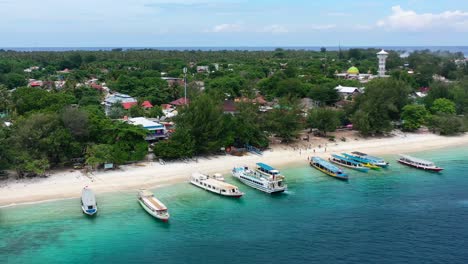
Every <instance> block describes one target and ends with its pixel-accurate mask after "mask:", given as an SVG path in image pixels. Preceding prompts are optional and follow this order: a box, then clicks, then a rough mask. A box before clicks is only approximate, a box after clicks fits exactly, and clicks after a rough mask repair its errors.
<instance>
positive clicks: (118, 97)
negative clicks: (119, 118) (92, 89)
mask: <svg viewBox="0 0 468 264" xmlns="http://www.w3.org/2000/svg"><path fill="white" fill-rule="evenodd" d="M118 102H119V103H121V104H122V106H123V104H128V103H130V104H137V102H138V101H137V100H136V99H135V98H133V97H131V96H130V95H127V94H121V93H114V94H110V95H108V96H107V97H106V98H105V99H104V102H103V104H104V107H105V112H106V115H108V114H109V111H110V108H111V107H112V105H114V104H116V103H118ZM130 107H131V106H130Z"/></svg>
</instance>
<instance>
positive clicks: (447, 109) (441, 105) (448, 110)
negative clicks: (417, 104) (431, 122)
mask: <svg viewBox="0 0 468 264" xmlns="http://www.w3.org/2000/svg"><path fill="white" fill-rule="evenodd" d="M431 111H432V113H435V114H436V113H445V114H455V112H456V110H455V103H454V102H452V101H451V100H449V99H445V98H439V99H436V100H435V101H434V103H433V104H432V107H431Z"/></svg>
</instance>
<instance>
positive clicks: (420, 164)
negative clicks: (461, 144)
mask: <svg viewBox="0 0 468 264" xmlns="http://www.w3.org/2000/svg"><path fill="white" fill-rule="evenodd" d="M399 156H400V158H399V159H398V162H400V163H401V164H404V165H407V166H410V167H413V168H416V169H421V170H427V171H433V172H440V171H442V170H444V169H443V168H440V167H437V166H436V165H435V164H434V162H432V161H428V160H423V159H418V158H415V157H411V156H408V155H402V154H400V155H399Z"/></svg>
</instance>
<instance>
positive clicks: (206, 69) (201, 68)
mask: <svg viewBox="0 0 468 264" xmlns="http://www.w3.org/2000/svg"><path fill="white" fill-rule="evenodd" d="M209 71H210V67H209V66H197V72H198V73H206V72H209Z"/></svg>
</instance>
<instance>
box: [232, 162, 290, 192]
mask: <svg viewBox="0 0 468 264" xmlns="http://www.w3.org/2000/svg"><path fill="white" fill-rule="evenodd" d="M232 176H234V177H235V178H237V179H239V180H240V181H241V182H242V183H244V184H245V185H248V186H250V187H252V188H255V189H257V190H260V191H262V192H266V193H281V192H284V191H285V190H287V185H286V184H285V183H284V176H282V175H281V173H280V172H279V171H278V170H277V169H275V168H273V167H271V166H269V165H267V164H264V163H257V168H256V169H254V170H251V169H249V168H248V167H246V166H236V167H234V169H232Z"/></svg>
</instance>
